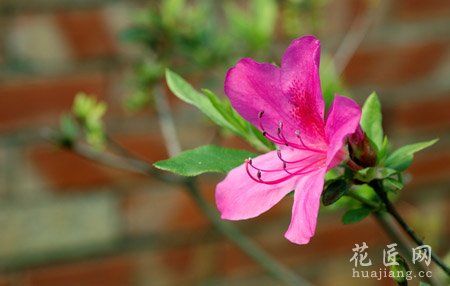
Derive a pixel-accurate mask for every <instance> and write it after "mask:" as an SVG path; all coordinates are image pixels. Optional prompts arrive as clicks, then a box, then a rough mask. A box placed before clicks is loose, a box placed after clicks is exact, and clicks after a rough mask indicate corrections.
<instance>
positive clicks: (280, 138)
mask: <svg viewBox="0 0 450 286" xmlns="http://www.w3.org/2000/svg"><path fill="white" fill-rule="evenodd" d="M263 115H264V110H263V111H260V112H259V113H258V125H259V128H260V129H261V130H262V134H263V136H264V137H266V138H267V139H269V140H270V141H272V142H273V143H275V144H278V145H285V146H288V147H289V146H290V147H293V148H295V149H299V150H305V151H311V152H317V153H325V151H324V150H320V149H315V148H310V147H308V146H306V144H305V143H304V142H303V140H302V138H301V136H300V131H299V130H295V136H296V137H297V138H298V139H299V141H300V143H301V145H299V144H296V143H293V142H290V141H289V140H287V139H286V137H285V136H284V134H283V122H282V121H279V122H278V127H277V137H278V138H277V137H275V136H273V135H271V134H269V133H268V132H267V131H266V129H265V128H264V125H263V123H262V117H263Z"/></svg>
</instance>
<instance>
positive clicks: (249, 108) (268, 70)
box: [225, 59, 294, 134]
mask: <svg viewBox="0 0 450 286" xmlns="http://www.w3.org/2000/svg"><path fill="white" fill-rule="evenodd" d="M225 94H226V95H227V96H228V98H229V99H230V102H231V105H232V106H233V108H234V109H235V110H236V111H237V112H239V114H240V115H241V116H242V117H243V118H244V119H245V120H247V121H248V122H250V123H252V124H253V125H255V126H256V127H257V128H259V129H260V130H261V131H264V130H262V128H260V124H261V123H263V125H264V128H265V131H267V132H268V133H270V134H275V133H276V131H277V128H278V124H279V121H280V120H282V121H284V129H285V131H287V132H286V133H288V134H294V127H293V124H292V123H293V122H292V120H291V118H290V117H289V118H288V120H286V119H284V120H283V119H282V118H284V115H282V114H283V113H286V110H290V109H291V106H290V104H289V102H288V101H287V100H285V99H284V96H283V95H282V93H281V88H280V69H279V68H278V67H276V66H275V65H273V64H267V63H258V62H256V61H254V60H252V59H242V60H240V61H239V62H238V63H237V64H236V66H235V67H234V68H231V69H230V70H229V71H228V73H227V76H226V78H225ZM261 112H264V115H263V117H262V118H260V114H261Z"/></svg>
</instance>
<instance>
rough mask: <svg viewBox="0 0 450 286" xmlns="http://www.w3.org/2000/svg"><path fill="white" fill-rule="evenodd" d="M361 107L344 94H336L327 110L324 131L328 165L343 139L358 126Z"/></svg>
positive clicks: (337, 153)
mask: <svg viewBox="0 0 450 286" xmlns="http://www.w3.org/2000/svg"><path fill="white" fill-rule="evenodd" d="M360 118H361V108H360V107H359V106H358V104H357V103H356V102H355V101H354V100H352V99H350V98H348V97H344V96H340V95H337V94H336V96H335V98H334V101H333V103H332V104H331V107H330V110H329V111H328V117H327V121H326V124H325V133H326V136H327V140H328V144H329V146H328V154H327V165H330V164H331V163H332V162H333V161H335V160H334V158H335V157H336V156H337V155H339V151H340V150H341V149H342V146H343V145H344V139H345V138H346V137H347V136H348V135H350V134H352V133H354V132H355V131H356V130H357V129H358V126H359V120H360Z"/></svg>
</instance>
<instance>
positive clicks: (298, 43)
mask: <svg viewBox="0 0 450 286" xmlns="http://www.w3.org/2000/svg"><path fill="white" fill-rule="evenodd" d="M319 63H320V41H319V40H318V39H316V38H315V37H313V36H304V37H301V38H299V39H297V40H294V41H293V42H292V43H291V44H290V45H289V47H288V48H287V49H286V51H285V52H284V55H283V58H282V61H281V89H282V91H283V94H284V96H285V97H287V98H289V102H290V103H291V105H292V107H291V109H289V110H287V111H289V112H291V113H292V116H293V117H294V118H295V122H299V124H300V126H299V129H300V131H301V132H302V133H303V134H304V136H305V137H306V138H305V140H306V141H308V142H314V141H317V139H318V138H321V139H324V138H325V134H324V110H325V104H324V100H323V97H322V91H321V88H320V78H319Z"/></svg>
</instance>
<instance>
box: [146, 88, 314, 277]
mask: <svg viewBox="0 0 450 286" xmlns="http://www.w3.org/2000/svg"><path fill="white" fill-rule="evenodd" d="M155 101H156V109H157V111H158V116H159V122H160V124H161V131H162V134H163V137H164V140H165V143H166V148H167V151H168V153H169V155H170V156H174V155H176V154H178V153H179V152H180V151H181V147H180V146H181V144H180V142H179V140H178V136H177V133H176V127H175V123H174V119H173V116H172V113H171V110H170V107H169V104H168V102H167V97H166V94H165V92H164V90H163V89H162V88H161V87H160V86H157V87H156V88H155ZM184 185H185V187H186V189H187V190H188V191H189V193H190V195H191V197H192V199H193V200H194V201H195V203H196V204H197V205H198V207H199V208H200V209H201V210H202V211H203V213H204V214H205V215H206V217H208V219H209V220H210V221H211V222H212V223H213V225H214V226H215V227H216V229H218V230H219V231H220V232H222V234H224V235H225V236H226V237H227V238H228V239H230V240H231V241H232V242H233V243H234V244H235V245H237V246H238V247H239V248H240V249H241V250H242V251H243V252H245V253H246V254H247V255H248V256H249V257H251V258H252V259H253V260H254V261H255V262H257V263H258V264H259V265H261V266H262V267H263V268H264V269H265V270H266V271H267V272H268V273H269V274H271V275H272V276H273V277H275V278H277V279H278V280H280V281H283V282H284V283H286V285H300V286H301V285H310V284H309V283H307V282H306V281H305V280H303V279H302V278H300V277H299V276H298V275H296V274H295V273H294V272H292V271H291V270H290V269H289V268H287V267H285V266H283V265H282V264H280V263H278V262H277V261H276V260H275V259H273V258H272V257H270V256H269V255H268V254H267V253H265V252H264V251H263V250H262V249H261V248H260V247H258V246H257V245H256V244H255V243H253V242H252V241H251V240H250V239H249V238H247V237H246V236H245V235H243V234H242V233H241V232H240V231H239V229H237V228H235V227H233V226H232V225H231V224H229V223H226V222H224V221H222V220H221V219H220V218H219V217H218V215H217V213H216V211H215V210H213V209H212V208H211V207H210V206H209V204H208V203H207V202H206V200H205V199H204V198H203V196H202V195H201V194H200V192H199V190H198V187H197V185H196V183H195V180H194V179H192V178H188V179H186V180H185V184H184Z"/></svg>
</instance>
